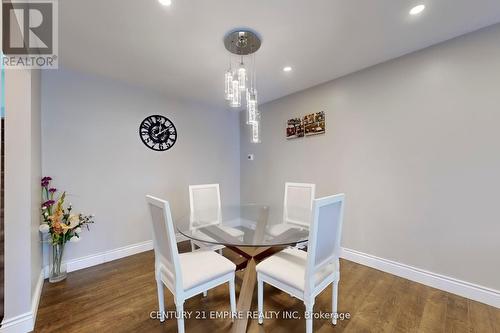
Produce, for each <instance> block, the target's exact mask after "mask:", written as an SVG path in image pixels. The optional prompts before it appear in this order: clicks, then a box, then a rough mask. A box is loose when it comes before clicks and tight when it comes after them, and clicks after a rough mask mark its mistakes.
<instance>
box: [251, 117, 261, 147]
mask: <svg viewBox="0 0 500 333" xmlns="http://www.w3.org/2000/svg"><path fill="white" fill-rule="evenodd" d="M259 126H260V124H259V122H258V121H255V122H253V123H252V143H259V142H260V129H259Z"/></svg>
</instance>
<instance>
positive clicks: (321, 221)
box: [256, 194, 344, 333]
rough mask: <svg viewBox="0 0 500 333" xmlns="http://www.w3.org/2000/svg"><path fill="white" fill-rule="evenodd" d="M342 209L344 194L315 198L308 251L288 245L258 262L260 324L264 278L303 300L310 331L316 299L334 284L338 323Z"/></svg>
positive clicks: (310, 330) (309, 331)
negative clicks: (288, 246)
mask: <svg viewBox="0 0 500 333" xmlns="http://www.w3.org/2000/svg"><path fill="white" fill-rule="evenodd" d="M343 210H344V194H337V195H332V196H329V197H324V198H320V199H316V200H314V205H313V213H312V215H313V219H312V223H311V227H310V229H309V246H308V249H307V252H305V251H302V250H299V249H296V248H288V249H285V250H283V251H282V252H279V253H277V254H275V255H273V256H271V257H269V258H267V259H265V260H264V261H262V262H261V263H259V264H258V265H257V268H256V269H257V284H258V297H257V299H258V312H259V324H262V323H263V316H262V314H263V301H264V282H265V283H268V284H270V285H272V286H274V287H276V288H278V289H281V290H283V291H285V292H287V293H289V294H290V295H292V296H294V297H296V298H299V299H301V300H302V301H303V302H304V304H305V307H306V332H307V333H312V331H313V330H312V328H313V321H312V317H311V314H312V313H313V312H312V311H313V307H314V299H315V298H316V296H317V295H318V294H320V293H321V292H322V291H323V290H324V289H325V288H326V287H327V286H328V285H330V284H332V288H333V290H332V313H333V315H334V316H333V318H332V323H333V324H334V325H335V324H336V323H337V317H336V313H337V299H338V283H339V280H340V263H339V255H340V239H341V234H342V219H343Z"/></svg>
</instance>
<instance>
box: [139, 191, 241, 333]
mask: <svg viewBox="0 0 500 333" xmlns="http://www.w3.org/2000/svg"><path fill="white" fill-rule="evenodd" d="M146 200H147V203H148V206H149V211H150V213H151V221H152V224H153V244H154V253H155V276H156V287H157V289H158V304H159V311H160V321H162V322H163V321H164V320H165V312H164V311H165V301H164V293H163V285H165V286H167V288H168V290H170V292H171V293H172V295H173V296H174V302H175V306H176V311H177V327H178V332H179V333H184V317H183V315H182V314H183V313H184V312H183V310H184V301H185V300H186V299H188V298H190V297H193V296H194V295H197V294H200V293H202V292H205V291H207V290H208V289H212V288H215V287H217V286H219V285H221V284H223V283H226V282H228V283H229V300H230V303H231V313H232V314H234V313H236V295H235V288H234V277H235V274H234V272H235V270H236V265H235V264H234V263H232V262H231V261H230V260H228V259H226V258H224V257H223V256H221V255H219V254H217V253H215V252H213V251H196V252H188V253H182V254H179V252H178V250H177V243H176V241H175V234H174V226H173V221H172V215H171V212H170V206H169V203H168V202H167V201H164V200H161V199H158V198H155V197H152V196H149V195H148V196H146ZM231 317H233V316H231Z"/></svg>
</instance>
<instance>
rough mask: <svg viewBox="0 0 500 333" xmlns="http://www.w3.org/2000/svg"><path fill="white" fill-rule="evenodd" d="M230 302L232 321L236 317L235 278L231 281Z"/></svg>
mask: <svg viewBox="0 0 500 333" xmlns="http://www.w3.org/2000/svg"><path fill="white" fill-rule="evenodd" d="M229 302H230V303H231V321H234V317H235V316H236V289H235V288H234V276H233V278H232V279H231V280H229Z"/></svg>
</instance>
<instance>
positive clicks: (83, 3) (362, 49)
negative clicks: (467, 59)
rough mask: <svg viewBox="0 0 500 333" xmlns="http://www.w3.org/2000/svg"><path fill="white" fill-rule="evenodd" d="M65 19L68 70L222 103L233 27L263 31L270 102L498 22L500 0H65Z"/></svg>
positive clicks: (261, 68)
mask: <svg viewBox="0 0 500 333" xmlns="http://www.w3.org/2000/svg"><path fill="white" fill-rule="evenodd" d="M420 3H424V4H425V5H426V6H427V8H426V10H425V11H424V12H423V13H422V14H421V15H419V16H415V17H414V16H410V15H408V12H409V10H410V9H411V8H412V7H413V6H414V5H416V4H420ZM59 18H60V19H59V24H60V30H59V31H60V44H59V45H60V61H61V66H62V67H63V68H69V69H74V70H79V71H84V72H90V73H97V74H100V75H104V76H108V77H112V78H115V79H119V80H123V81H126V82H129V83H132V84H137V85H141V86H146V87H148V88H153V89H156V90H159V91H161V92H163V93H165V94H167V95H170V96H175V97H178V98H181V99H188V100H193V101H195V102H200V103H204V104H207V105H210V106H217V107H219V106H220V107H222V106H224V105H225V104H224V101H223V78H224V71H225V69H226V67H227V63H228V54H227V51H226V50H225V48H224V45H223V43H222V39H223V36H224V34H225V33H226V32H227V31H229V30H231V29H233V28H235V27H250V28H252V29H254V30H256V31H257V32H259V33H260V34H261V36H262V39H263V43H262V47H261V49H260V50H259V51H258V52H257V67H258V69H257V76H258V89H259V96H260V99H261V101H270V100H273V99H276V98H279V97H282V96H285V95H288V94H291V93H293V92H296V91H299V90H303V89H305V88H308V87H311V86H314V85H317V84H319V83H322V82H325V81H329V80H332V79H334V78H337V77H340V76H343V75H345V74H348V73H351V72H354V71H357V70H360V69H362V68H365V67H368V66H371V65H374V64H377V63H380V62H383V61H386V60H389V59H392V58H395V57H398V56H401V55H403V54H406V53H409V52H412V51H415V50H418V49H421V48H424V47H427V46H430V45H433V44H436V43H439V42H441V41H444V40H447V39H450V38H453V37H456V36H459V35H462V34H464V33H467V32H470V31H473V30H476V29H479V28H481V27H485V26H488V25H491V24H493V23H496V22H500V1H499V0H302V1H298V0H253V1H243V0H211V1H209V0H172V6H170V7H163V6H161V5H160V4H159V3H158V1H157V0H62V1H59ZM285 65H290V66H292V67H293V71H292V72H290V73H284V72H283V71H282V68H283V66H285Z"/></svg>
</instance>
